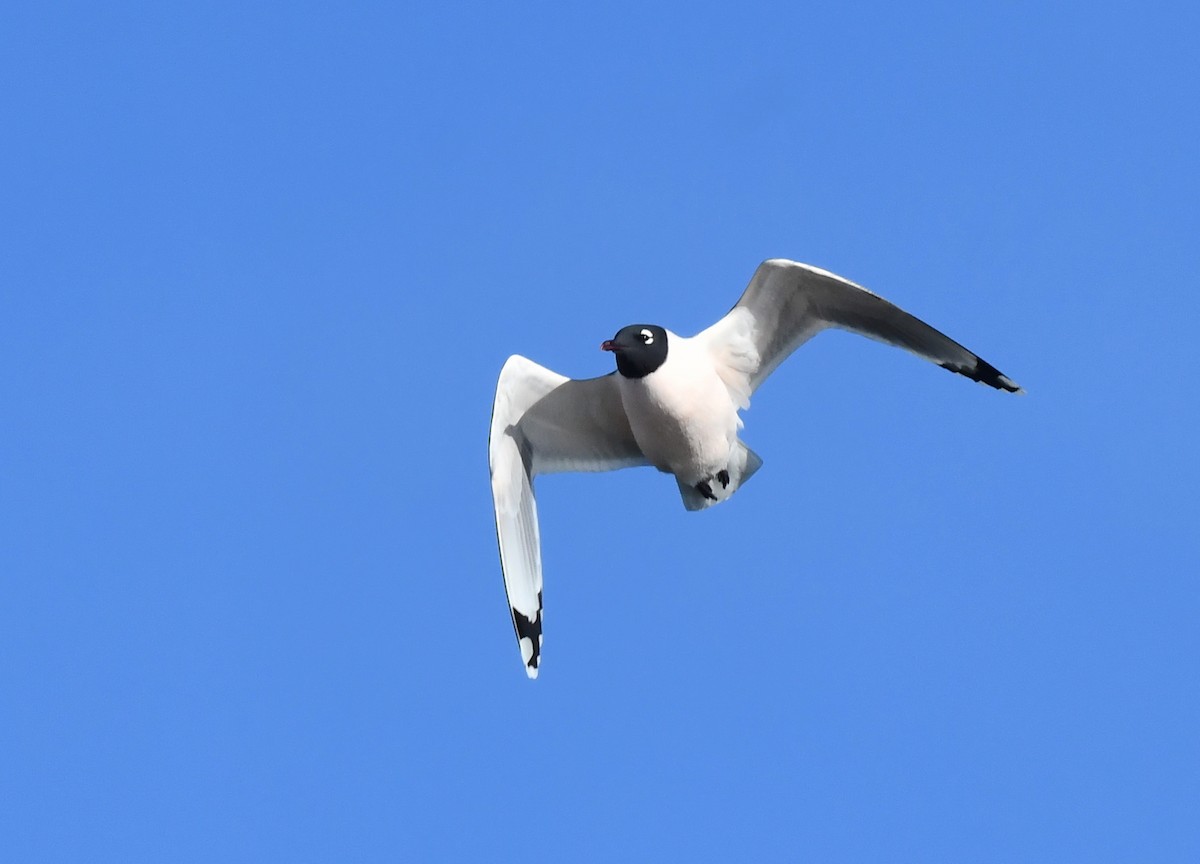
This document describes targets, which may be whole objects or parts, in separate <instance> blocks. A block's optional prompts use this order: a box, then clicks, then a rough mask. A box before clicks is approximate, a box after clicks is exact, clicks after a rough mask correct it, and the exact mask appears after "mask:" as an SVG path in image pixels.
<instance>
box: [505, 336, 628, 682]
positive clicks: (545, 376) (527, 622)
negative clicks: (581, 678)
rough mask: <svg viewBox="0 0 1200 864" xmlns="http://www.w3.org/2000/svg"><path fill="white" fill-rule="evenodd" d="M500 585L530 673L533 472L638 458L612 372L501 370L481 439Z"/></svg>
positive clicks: (535, 658)
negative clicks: (574, 374)
mask: <svg viewBox="0 0 1200 864" xmlns="http://www.w3.org/2000/svg"><path fill="white" fill-rule="evenodd" d="M488 463H489V465H490V467H491V474H492V500H493V502H494V503H495V506H496V537H497V538H498V540H499V543H500V567H501V569H502V570H503V571H504V590H505V591H506V592H507V593H508V605H509V608H510V610H511V611H512V619H513V627H514V628H515V629H516V632H517V641H518V644H519V645H520V647H521V658H522V659H523V660H524V661H525V671H526V673H527V674H528V675H529V677H530V678H536V677H537V673H538V663H539V660H540V657H541V647H542V554H541V542H540V540H539V536H538V521H537V503H536V502H535V501H534V495H533V478H534V477H535V476H537V475H538V474H551V473H555V472H558V471H611V470H613V469H616V468H627V467H631V466H634V465H645V464H648V463H647V462H646V459H645V457H644V456H643V455H642V451H641V450H640V449H639V448H638V446H637V442H636V441H635V440H634V438H633V432H632V431H631V430H630V428H629V420H628V419H627V418H626V416H625V409H624V408H623V407H622V406H621V394H620V392H619V391H618V390H617V381H616V377H615V375H607V376H605V377H603V378H588V379H583V380H572V379H570V378H566V377H564V376H562V375H559V374H558V373H556V372H551V371H550V370H549V369H546V368H545V367H543V366H539V365H538V364H536V363H534V362H533V361H532V360H527V359H525V358H524V357H519V356H516V355H514V356H512V357H509V358H508V361H507V362H506V363H505V364H504V368H503V369H501V370H500V380H499V381H498V382H497V384H496V401H495V403H494V404H493V406H492V430H491V436H490V438H489V439H488Z"/></svg>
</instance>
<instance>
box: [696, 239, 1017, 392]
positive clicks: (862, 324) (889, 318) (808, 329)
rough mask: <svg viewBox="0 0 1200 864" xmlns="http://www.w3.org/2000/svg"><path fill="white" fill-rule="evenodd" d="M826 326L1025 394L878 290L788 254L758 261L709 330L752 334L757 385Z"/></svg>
mask: <svg viewBox="0 0 1200 864" xmlns="http://www.w3.org/2000/svg"><path fill="white" fill-rule="evenodd" d="M827 327H840V328H842V329H845V330H850V331H853V332H855V333H859V334H861V335H863V336H868V337H870V338H872V339H877V340H879V341H881V342H887V343H888V344H890V345H896V346H898V347H900V348H904V349H907V350H908V351H911V352H912V353H914V354H916V355H918V356H920V357H924V358H925V359H926V360H930V361H932V362H934V363H937V364H938V365H939V366H942V367H943V368H945V369H949V370H950V371H951V372H957V373H958V374H960V375H965V376H966V377H968V378H970V379H972V380H974V381H979V382H981V383H983V384H987V385H988V386H990V387H995V388H997V389H999V390H1007V391H1009V392H1021V388H1020V387H1019V386H1018V385H1017V384H1016V382H1014V381H1012V380H1011V379H1010V378H1008V377H1007V376H1006V375H1003V374H1002V373H1001V372H1000V371H999V370H998V369H996V367H994V366H992V365H991V364H990V363H987V362H986V361H984V360H983V359H981V358H980V357H979V356H978V355H976V354H975V353H973V352H971V351H969V350H967V349H966V348H964V347H963V346H962V345H960V344H959V343H957V342H955V341H954V340H953V339H951V338H950V337H949V336H946V335H945V334H944V333H942V332H940V331H938V330H936V329H934V328H933V327H930V326H929V325H928V324H926V323H925V322H924V321H922V320H920V319H919V318H916V317H914V316H913V315H910V314H909V313H907V312H905V311H904V310H903V309H901V308H900V307H898V306H896V305H894V304H892V303H889V302H888V301H887V300H884V299H883V298H882V297H880V296H879V295H878V294H874V293H872V292H870V291H868V290H867V289H866V288H863V287H862V286H861V285H856V284H855V283H853V282H850V281H849V280H847V279H843V278H842V277H840V276H836V275H834V274H833V273H829V272H827V271H825V270H821V269H819V268H817V267H812V266H809V265H808V264H800V263H798V262H796V261H788V260H786V259H783V258H774V259H771V260H769V261H764V262H763V263H762V264H761V265H759V267H758V269H757V270H756V271H755V273H754V276H753V278H751V280H750V284H749V285H748V286H747V288H746V290H745V292H744V293H743V294H742V296H741V299H739V300H738V302H737V305H736V306H734V307H733V309H731V310H730V312H729V314H728V315H726V316H725V317H724V318H722V319H721V320H720V321H718V322H717V323H716V324H714V325H713V326H712V327H711V328H709V330H708V331H705V332H706V333H711V334H712V338H713V339H714V340H715V341H716V342H718V343H719V342H721V341H722V340H725V341H728V340H729V339H731V338H737V337H738V336H739V334H740V335H743V336H746V337H748V338H749V339H750V341H751V342H752V344H753V346H754V349H756V351H757V354H758V358H757V359H758V363H757V366H756V368H755V370H754V371H753V372H751V373H750V374H749V384H750V387H751V389H757V388H758V386H759V384H761V383H762V381H763V380H764V379H765V378H766V377H767V376H768V375H770V374H771V373H772V372H773V371H774V370H775V368H776V367H777V366H779V364H780V363H782V362H783V361H784V360H786V359H787V357H788V356H789V355H790V354H791V353H792V352H793V351H795V350H796V349H797V348H799V347H800V346H801V345H803V344H804V343H805V342H807V341H808V340H809V339H811V338H812V337H813V336H814V335H816V334H817V333H819V332H820V331H821V330H824V329H826V328H827Z"/></svg>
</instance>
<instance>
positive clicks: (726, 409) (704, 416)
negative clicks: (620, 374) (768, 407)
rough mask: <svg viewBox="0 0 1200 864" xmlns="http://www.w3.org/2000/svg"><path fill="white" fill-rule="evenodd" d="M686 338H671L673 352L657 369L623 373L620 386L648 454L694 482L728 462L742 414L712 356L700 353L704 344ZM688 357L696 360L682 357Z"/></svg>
mask: <svg viewBox="0 0 1200 864" xmlns="http://www.w3.org/2000/svg"><path fill="white" fill-rule="evenodd" d="M676 340H678V337H676ZM680 342H683V343H684V345H680ZM686 342H687V340H678V341H672V343H671V345H672V349H673V350H672V354H671V356H670V357H669V358H668V360H667V362H666V363H664V364H663V365H662V366H661V367H659V369H658V370H656V371H655V372H652V373H650V374H649V375H647V376H646V377H645V378H638V379H628V378H620V385H621V401H622V404H623V405H624V407H625V414H626V416H628V418H629V426H630V428H631V429H632V430H633V437H634V438H635V439H636V440H637V443H638V446H639V447H641V448H642V452H643V453H645V454H646V458H647V459H649V460H650V463H651V464H652V465H654V467H656V468H658V469H659V470H660V471H669V472H670V473H672V474H674V475H675V476H676V477H678V478H679V479H680V480H682V481H683V482H684V483H687V484H688V485H694V484H695V483H698V482H700V481H701V480H706V479H709V478H711V477H712V476H713V475H714V474H716V473H717V472H718V471H721V470H722V469H725V468H727V467H728V466H729V461H730V454H731V453H732V451H733V448H734V446H735V444H736V442H737V430H738V416H737V407H736V406H735V405H734V404H733V401H732V400H731V399H730V397H729V390H728V388H726V386H725V384H724V383H723V382H722V381H721V379H720V377H719V376H718V375H717V373H716V371H715V369H713V367H712V364H711V362H709V361H708V358H707V357H701V356H699V354H698V351H699V350H702V349H699V346H692V345H686ZM685 346H686V347H685ZM679 349H684V350H679ZM692 352H696V354H695V355H693V353H692ZM679 355H683V356H679ZM685 358H686V359H687V360H690V361H694V362H680V361H684V360H685Z"/></svg>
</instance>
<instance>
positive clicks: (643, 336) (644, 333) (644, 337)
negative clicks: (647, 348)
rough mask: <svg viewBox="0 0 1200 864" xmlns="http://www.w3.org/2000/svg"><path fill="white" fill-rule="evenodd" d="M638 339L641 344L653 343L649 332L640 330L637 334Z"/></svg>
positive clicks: (652, 336)
mask: <svg viewBox="0 0 1200 864" xmlns="http://www.w3.org/2000/svg"><path fill="white" fill-rule="evenodd" d="M638 338H639V339H641V340H642V344H644V345H649V344H651V343H652V342H653V341H654V334H653V333H651V332H650V331H649V330H642V331H640V332H639V333H638Z"/></svg>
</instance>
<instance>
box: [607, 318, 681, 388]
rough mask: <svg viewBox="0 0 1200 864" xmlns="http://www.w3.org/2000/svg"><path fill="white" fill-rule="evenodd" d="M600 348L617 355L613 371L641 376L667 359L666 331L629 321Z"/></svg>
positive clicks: (656, 326)
mask: <svg viewBox="0 0 1200 864" xmlns="http://www.w3.org/2000/svg"><path fill="white" fill-rule="evenodd" d="M600 347H601V348H602V349H604V350H605V351H611V352H613V353H614V354H615V355H617V371H618V372H620V373H621V374H622V375H624V376H625V377H626V378H645V377H646V376H647V375H649V374H650V373H651V372H653V371H654V370H655V369H657V368H658V367H659V366H661V365H662V364H663V363H664V362H666V359H667V331H666V330H664V329H663V328H661V327H659V326H658V325H657V324H630V325H629V326H628V327H622V328H621V329H620V330H618V331H617V335H616V336H614V337H613V338H611V339H607V340H605V341H604V342H603V343H602V344H601V345H600Z"/></svg>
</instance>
